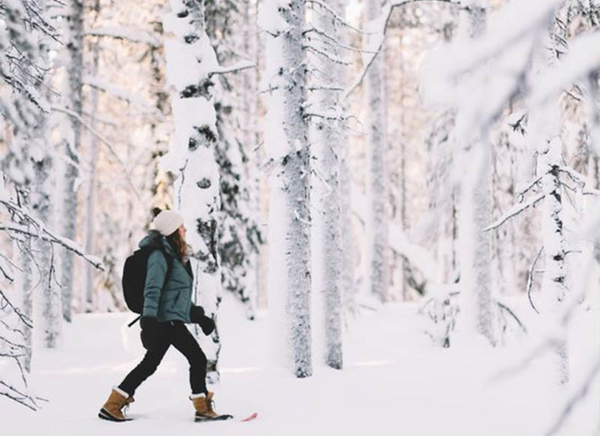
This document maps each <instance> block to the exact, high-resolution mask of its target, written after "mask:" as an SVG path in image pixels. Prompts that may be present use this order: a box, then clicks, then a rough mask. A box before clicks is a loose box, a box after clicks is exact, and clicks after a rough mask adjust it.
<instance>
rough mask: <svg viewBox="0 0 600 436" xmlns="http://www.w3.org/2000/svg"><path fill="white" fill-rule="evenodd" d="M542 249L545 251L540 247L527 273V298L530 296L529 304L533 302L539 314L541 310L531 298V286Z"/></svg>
mask: <svg viewBox="0 0 600 436" xmlns="http://www.w3.org/2000/svg"><path fill="white" fill-rule="evenodd" d="M542 251H544V247H543V246H542V247H541V248H540V249H539V251H538V253H537V256H535V259H534V261H533V263H532V264H531V266H530V267H529V271H528V274H527V298H529V304H531V307H533V310H535V312H536V313H537V314H539V313H540V312H539V310H537V308H536V307H535V305H534V304H533V300H532V299H531V287H532V285H533V270H534V269H535V265H536V264H537V261H538V259H539V258H540V256H541V254H542Z"/></svg>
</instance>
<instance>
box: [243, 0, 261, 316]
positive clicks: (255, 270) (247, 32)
mask: <svg viewBox="0 0 600 436" xmlns="http://www.w3.org/2000/svg"><path fill="white" fill-rule="evenodd" d="M256 6H257V5H256V4H254V2H251V1H247V2H244V3H243V8H244V10H243V20H244V43H243V47H244V53H246V54H247V55H248V56H250V57H251V59H256V58H257V55H258V47H257V43H258V41H257V40H256V38H255V37H254V34H255V33H257V32H258V29H257V25H256V24H257V23H256ZM257 70H258V66H256V68H252V69H250V70H248V71H246V72H244V73H243V79H242V84H243V87H244V89H245V90H252V91H251V92H244V96H243V98H244V102H243V105H244V129H245V134H244V144H245V148H246V149H247V150H248V153H247V154H248V162H246V165H245V166H244V168H245V171H246V173H245V176H246V177H245V178H246V180H247V181H248V195H249V197H248V199H247V202H248V215H249V217H250V219H251V220H252V221H253V222H256V223H258V222H260V199H261V183H260V174H259V164H260V162H259V154H258V151H257V148H258V144H259V141H258V134H257V128H256V126H258V97H257V93H256V92H255V91H254V90H256V89H258V71H257ZM260 261H261V256H260V249H259V247H257V249H256V250H250V252H249V253H248V266H247V271H246V280H245V283H246V287H247V288H248V292H247V294H248V297H249V298H250V301H249V305H248V316H250V315H252V317H254V314H255V312H256V307H257V304H258V303H257V301H258V293H259V289H260V274H259V272H260Z"/></svg>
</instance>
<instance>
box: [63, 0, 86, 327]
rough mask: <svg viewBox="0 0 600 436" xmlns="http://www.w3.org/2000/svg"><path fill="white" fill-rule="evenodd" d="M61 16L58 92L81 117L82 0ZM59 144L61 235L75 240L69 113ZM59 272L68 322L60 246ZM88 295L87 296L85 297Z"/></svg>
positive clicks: (75, 125)
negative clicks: (65, 160)
mask: <svg viewBox="0 0 600 436" xmlns="http://www.w3.org/2000/svg"><path fill="white" fill-rule="evenodd" d="M62 13H63V14H64V15H63V19H64V23H65V24H64V27H63V29H64V33H63V35H62V39H63V41H64V42H65V48H64V59H63V61H64V68H65V69H66V72H67V74H66V77H65V82H64V83H63V86H62V92H61V94H62V95H63V96H64V98H65V105H66V106H67V109H68V110H70V111H72V112H74V113H75V114H76V115H78V116H79V117H81V114H82V84H83V37H84V36H83V19H84V18H83V13H84V5H83V0H69V1H67V2H66V3H65V6H64V10H63V11H62ZM63 126H64V127H62V126H61V129H62V130H63V131H62V132H61V134H62V135H63V138H62V143H63V147H64V153H65V155H66V156H67V157H68V159H69V161H71V162H73V164H67V165H66V168H65V171H64V174H63V177H64V180H63V181H62V185H63V190H64V191H63V198H62V203H63V205H62V208H63V210H62V214H61V216H62V218H61V225H62V236H64V237H66V238H68V239H70V240H73V241H74V240H76V238H77V212H78V203H77V186H76V182H77V178H78V176H79V170H78V166H77V164H78V162H79V157H78V154H77V151H78V150H79V149H80V145H81V124H80V122H79V120H77V119H76V118H74V117H72V116H66V115H65V120H64V124H63ZM59 253H60V258H61V261H60V271H61V275H62V280H61V285H62V300H63V305H62V306H63V317H64V319H65V320H66V321H68V322H70V321H71V319H72V302H73V269H74V262H73V259H74V258H73V253H72V252H71V251H69V250H64V249H60V250H59ZM89 297H91V296H89ZM92 309H93V301H90V300H89V299H88V300H87V307H86V311H91V310H92Z"/></svg>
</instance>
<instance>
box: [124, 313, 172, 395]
mask: <svg viewBox="0 0 600 436" xmlns="http://www.w3.org/2000/svg"><path fill="white" fill-rule="evenodd" d="M158 328H159V329H160V330H159V332H157V335H156V341H155V343H154V344H153V346H152V348H150V349H148V350H147V351H146V355H145V356H144V359H143V360H142V361H141V362H140V363H139V364H138V366H136V367H135V368H134V369H133V370H132V371H131V372H130V373H129V374H127V377H125V379H124V380H123V381H122V382H121V384H120V385H119V389H121V390H123V391H125V392H127V393H128V394H129V396H131V397H133V394H135V390H136V389H137V388H138V387H139V386H140V385H141V384H142V383H143V382H144V380H146V379H147V378H148V377H150V376H151V375H152V374H154V372H155V371H156V368H158V365H159V364H160V362H161V361H162V359H163V357H165V354H166V353H167V350H168V349H169V346H170V345H171V336H172V334H171V332H170V330H171V329H172V328H173V327H172V326H171V325H169V324H165V325H160V326H159V327H158Z"/></svg>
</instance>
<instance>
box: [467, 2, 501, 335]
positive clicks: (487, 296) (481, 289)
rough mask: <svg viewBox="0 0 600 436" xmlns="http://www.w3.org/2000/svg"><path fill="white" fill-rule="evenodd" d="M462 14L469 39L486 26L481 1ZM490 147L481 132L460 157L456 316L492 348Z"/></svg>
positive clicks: (480, 32)
mask: <svg viewBox="0 0 600 436" xmlns="http://www.w3.org/2000/svg"><path fill="white" fill-rule="evenodd" d="M463 14H466V17H464V18H466V19H467V21H468V32H469V36H470V37H471V38H478V37H479V36H481V35H482V34H483V33H484V32H485V26H486V11H485V9H484V8H483V6H482V5H481V2H478V1H477V0H473V1H471V7H470V8H469V9H468V11H465V12H463ZM458 116H459V117H460V116H461V115H460V114H459V115H458ZM459 122H460V121H459ZM490 146H491V145H490V143H489V137H488V133H487V132H484V133H483V134H482V137H481V138H478V139H476V140H475V141H474V142H473V143H471V144H469V145H468V146H467V147H466V150H465V151H464V152H463V154H462V159H464V163H465V164H466V165H468V166H469V169H468V170H467V174H466V176H465V178H464V180H463V183H462V186H461V190H462V191H461V198H460V207H459V240H460V245H461V255H460V270H461V274H460V283H461V309H462V310H461V315H460V317H461V318H462V319H463V321H462V323H463V325H464V326H465V331H467V332H469V333H471V332H476V333H478V334H481V335H483V336H484V337H485V338H486V339H487V340H488V341H489V342H490V343H491V344H492V345H495V344H496V333H495V323H494V314H495V312H494V301H493V297H492V283H493V280H492V270H491V265H492V257H491V255H492V251H491V235H490V234H489V232H484V231H483V230H484V229H485V227H486V226H487V225H488V224H489V222H490V221H491V205H490V182H491V180H490V179H491V159H492V156H491V150H490ZM467 162H468V164H467Z"/></svg>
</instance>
